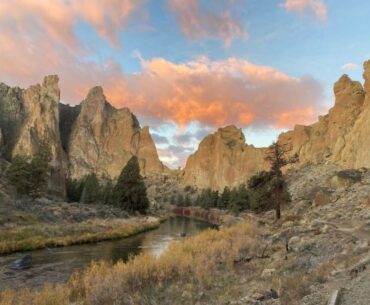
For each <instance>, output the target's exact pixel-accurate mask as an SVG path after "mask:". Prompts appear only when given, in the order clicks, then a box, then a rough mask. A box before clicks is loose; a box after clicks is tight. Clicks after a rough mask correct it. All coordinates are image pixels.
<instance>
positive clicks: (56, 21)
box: [0, 0, 143, 47]
mask: <svg viewBox="0 0 370 305" xmlns="http://www.w3.org/2000/svg"><path fill="white" fill-rule="evenodd" d="M142 2H143V0H108V1H99V0H79V1H65V0H53V1H47V0H14V1H1V3H0V22H1V24H0V26H1V27H4V26H8V27H13V28H17V30H18V31H19V32H20V33H29V34H31V35H41V34H42V35H46V38H49V39H53V40H55V41H57V42H59V43H63V44H64V45H67V46H69V47H71V46H73V47H76V46H77V42H76V39H75V37H74V34H73V26H74V25H75V24H76V23H77V22H78V21H79V20H83V21H85V22H87V23H89V24H90V25H91V26H92V27H93V28H94V29H95V30H96V31H97V32H98V34H99V35H100V36H101V37H102V38H103V39H106V40H107V41H109V42H110V43H111V44H112V45H116V44H117V35H118V33H119V31H120V30H121V29H122V27H123V26H124V25H125V23H126V21H127V19H128V17H129V15H130V14H131V13H132V12H133V11H134V10H135V9H136V8H137V7H139V6H141V4H142Z"/></svg>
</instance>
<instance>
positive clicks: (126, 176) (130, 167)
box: [114, 156, 149, 212]
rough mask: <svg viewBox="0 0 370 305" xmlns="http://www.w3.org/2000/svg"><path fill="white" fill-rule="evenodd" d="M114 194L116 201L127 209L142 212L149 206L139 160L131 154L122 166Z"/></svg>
mask: <svg viewBox="0 0 370 305" xmlns="http://www.w3.org/2000/svg"><path fill="white" fill-rule="evenodd" d="M114 194H115V196H116V198H117V203H118V204H119V205H120V206H121V207H122V208H124V209H126V210H128V211H131V212H132V211H139V212H144V211H145V210H147V209H148V208H149V200H148V197H147V193H146V186H145V183H144V180H143V178H142V177H141V175H140V167H139V161H138V159H137V157H135V156H133V157H132V158H131V159H130V160H129V161H128V163H127V165H126V166H125V167H124V168H123V170H122V172H121V174H120V176H119V178H118V181H117V184H116V186H115V187H114Z"/></svg>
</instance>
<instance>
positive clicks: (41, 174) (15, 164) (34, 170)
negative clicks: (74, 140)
mask: <svg viewBox="0 0 370 305" xmlns="http://www.w3.org/2000/svg"><path fill="white" fill-rule="evenodd" d="M50 161H51V151H50V147H49V145H48V143H47V141H46V140H44V141H41V142H40V145H39V148H38V151H37V152H36V154H35V155H34V156H33V157H32V159H31V160H30V158H29V157H26V156H20V155H18V156H16V157H14V159H13V160H12V164H11V165H10V166H9V168H8V170H7V174H6V176H7V178H8V180H9V182H10V183H11V184H12V185H14V187H15V188H16V191H17V193H18V194H20V195H28V196H31V197H32V198H38V197H40V196H41V195H42V194H43V193H44V192H46V190H47V181H48V174H49V173H48V169H49V162H50Z"/></svg>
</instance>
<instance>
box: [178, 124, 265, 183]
mask: <svg viewBox="0 0 370 305" xmlns="http://www.w3.org/2000/svg"><path fill="white" fill-rule="evenodd" d="M264 156H265V149H261V148H255V147H254V146H252V145H247V144H246V143H245V138H244V135H243V133H242V131H241V130H240V129H238V128H236V127H235V126H227V127H225V128H220V129H218V131H217V132H216V133H214V134H212V135H209V136H207V137H205V138H204V139H203V140H202V142H201V143H200V144H199V147H198V150H197V151H196V152H195V153H194V154H193V155H191V156H190V157H189V158H188V160H187V162H186V166H185V169H184V173H183V183H184V184H185V185H191V186H196V187H198V188H201V189H202V188H208V187H210V188H212V189H216V190H223V188H224V187H225V186H229V187H233V186H236V185H239V184H241V183H245V182H247V180H248V178H249V177H251V176H252V175H253V174H255V173H256V172H258V171H261V170H263V169H264V167H265V164H264Z"/></svg>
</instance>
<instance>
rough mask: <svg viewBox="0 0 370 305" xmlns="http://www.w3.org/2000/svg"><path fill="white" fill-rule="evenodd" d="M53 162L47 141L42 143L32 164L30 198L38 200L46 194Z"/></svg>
mask: <svg viewBox="0 0 370 305" xmlns="http://www.w3.org/2000/svg"><path fill="white" fill-rule="evenodd" d="M50 161H51V150H50V146H49V144H48V143H47V140H43V141H41V142H40V145H39V149H38V151H37V153H36V154H35V155H34V156H33V158H32V160H31V164H30V170H31V173H30V174H31V177H32V179H30V196H31V197H32V198H38V197H40V196H41V195H42V194H43V193H45V192H46V189H47V184H48V174H49V173H48V169H49V162H50Z"/></svg>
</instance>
